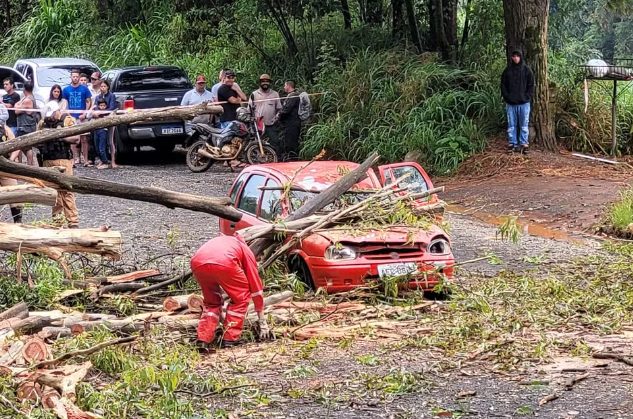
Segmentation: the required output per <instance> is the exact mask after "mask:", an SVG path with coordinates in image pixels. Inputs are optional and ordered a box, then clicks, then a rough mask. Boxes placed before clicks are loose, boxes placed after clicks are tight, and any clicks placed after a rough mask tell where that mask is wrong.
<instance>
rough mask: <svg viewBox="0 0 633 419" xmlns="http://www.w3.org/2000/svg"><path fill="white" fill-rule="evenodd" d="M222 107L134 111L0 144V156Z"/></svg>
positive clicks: (218, 110) (184, 116) (218, 109)
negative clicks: (97, 130)
mask: <svg viewBox="0 0 633 419" xmlns="http://www.w3.org/2000/svg"><path fill="white" fill-rule="evenodd" d="M220 112H222V107H221V106H218V105H211V104H208V103H201V104H200V105H196V106H173V107H168V108H161V109H159V110H148V111H134V112H126V113H122V114H116V115H111V116H108V117H105V118H98V119H94V120H91V121H88V122H86V123H82V124H78V125H74V126H72V127H68V128H58V129H44V130H41V131H36V132H34V133H31V134H26V135H23V136H21V137H20V138H19V139H16V140H11V141H5V142H4V143H0V156H4V155H7V154H10V153H11V152H12V151H15V150H20V149H23V148H24V149H26V148H31V147H35V146H37V145H38V144H42V143H45V142H47V141H51V140H56V139H60V138H66V137H73V136H76V135H79V134H84V133H87V132H91V131H94V130H96V129H99V128H107V127H111V126H116V125H120V124H125V125H127V124H131V123H133V122H139V121H145V122H155V121H165V120H173V119H193V118H194V117H195V116H197V115H200V114H205V113H220Z"/></svg>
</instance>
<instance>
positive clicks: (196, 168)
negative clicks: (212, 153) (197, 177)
mask: <svg viewBox="0 0 633 419" xmlns="http://www.w3.org/2000/svg"><path fill="white" fill-rule="evenodd" d="M202 147H206V141H204V140H200V141H196V142H195V143H193V144H191V146H189V148H188V149H187V167H188V168H189V170H191V171H192V172H194V173H202V172H206V171H207V170H209V168H210V167H211V165H212V164H213V162H214V160H213V159H209V158H206V157H204V156H201V155H200V154H198V150H199V149H200V148H202Z"/></svg>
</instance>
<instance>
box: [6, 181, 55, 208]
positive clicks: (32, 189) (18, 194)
mask: <svg viewBox="0 0 633 419" xmlns="http://www.w3.org/2000/svg"><path fill="white" fill-rule="evenodd" d="M56 199H57V191H56V190H54V189H51V188H46V187H40V186H36V185H29V184H26V185H13V186H0V205H6V204H25V203H31V204H42V205H49V206H53V205H55V200H56Z"/></svg>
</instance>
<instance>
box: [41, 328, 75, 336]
mask: <svg viewBox="0 0 633 419" xmlns="http://www.w3.org/2000/svg"><path fill="white" fill-rule="evenodd" d="M72 335H73V333H72V331H71V330H70V328H69V327H54V326H47V327H43V328H42V330H40V331H39V332H38V333H37V336H39V337H40V338H41V339H59V338H67V337H71V336H72Z"/></svg>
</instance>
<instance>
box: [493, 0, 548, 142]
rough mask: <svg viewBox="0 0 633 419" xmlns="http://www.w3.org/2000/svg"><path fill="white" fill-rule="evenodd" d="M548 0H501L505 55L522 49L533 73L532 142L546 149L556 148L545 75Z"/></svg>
mask: <svg viewBox="0 0 633 419" xmlns="http://www.w3.org/2000/svg"><path fill="white" fill-rule="evenodd" d="M549 3H550V2H549V0H504V1H503V14H504V19H505V35H506V52H507V54H506V56H507V57H508V60H509V57H510V54H511V53H512V50H515V49H518V50H520V51H522V52H523V55H524V57H525V58H524V59H525V60H526V63H527V64H529V65H530V66H531V68H532V71H533V72H534V79H535V90H534V98H533V100H532V121H533V124H534V129H535V131H536V141H537V142H538V143H539V144H541V145H542V146H543V147H545V148H546V149H547V150H549V151H556V150H557V149H558V146H557V143H556V137H555V135H554V126H553V121H552V117H551V112H550V103H549V97H550V95H549V84H548V78H547V24H548V17H549Z"/></svg>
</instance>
